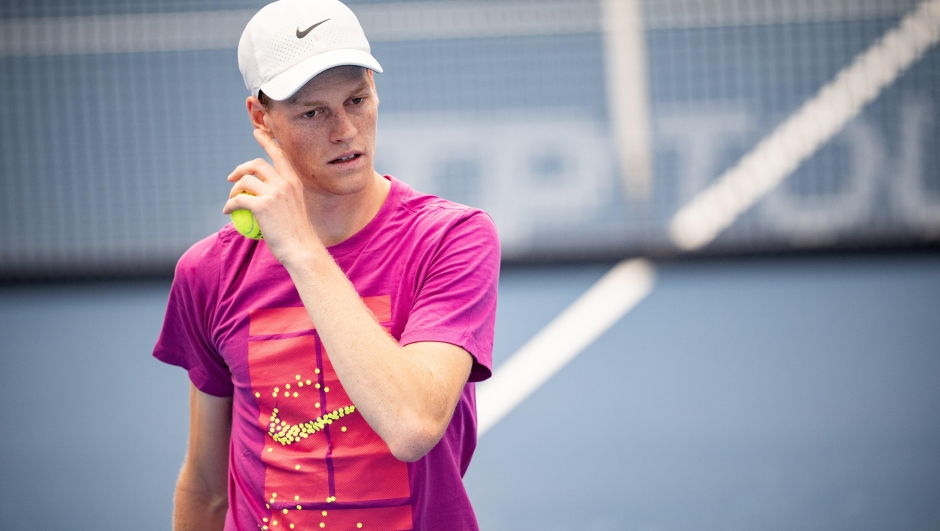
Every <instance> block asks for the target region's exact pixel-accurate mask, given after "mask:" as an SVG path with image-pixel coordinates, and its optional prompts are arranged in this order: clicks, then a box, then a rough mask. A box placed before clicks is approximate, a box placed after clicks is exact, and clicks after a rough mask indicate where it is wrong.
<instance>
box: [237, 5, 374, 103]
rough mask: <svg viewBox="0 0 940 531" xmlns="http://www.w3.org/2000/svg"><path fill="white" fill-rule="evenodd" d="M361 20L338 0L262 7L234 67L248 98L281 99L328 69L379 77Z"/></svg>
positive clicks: (244, 35)
mask: <svg viewBox="0 0 940 531" xmlns="http://www.w3.org/2000/svg"><path fill="white" fill-rule="evenodd" d="M370 52H371V50H370V48H369V41H368V40H366V35H365V33H363V32H362V26H360V25H359V19H357V18H356V15H354V14H353V12H352V11H350V10H349V8H348V7H346V6H345V5H343V4H342V3H341V2H339V1H338V0H278V1H277V2H274V3H272V4H268V5H266V6H264V7H263V8H261V11H258V12H257V13H256V14H255V16H254V17H252V18H251V20H250V21H249V22H248V25H247V26H245V31H244V32H242V37H241V40H239V41H238V69H239V70H241V72H242V77H244V78H245V86H246V87H248V90H249V91H250V92H251V95H252V96H257V95H258V91H264V93H265V94H266V95H267V96H268V97H269V98H271V99H272V100H277V101H280V100H285V99H287V98H289V97H291V96H292V95H293V94H294V93H295V92H297V91H298V90H300V87H302V86H304V84H306V83H307V81H310V80H311V79H312V78H313V77H314V76H315V75H317V74H319V73H320V72H323V71H324V70H326V69H328V68H333V67H334V66H341V65H357V66H364V67H366V68H368V69H370V70H374V71H376V72H379V73H381V72H382V67H381V66H380V65H379V62H378V61H376V60H375V58H374V57H372V54H371V53H370Z"/></svg>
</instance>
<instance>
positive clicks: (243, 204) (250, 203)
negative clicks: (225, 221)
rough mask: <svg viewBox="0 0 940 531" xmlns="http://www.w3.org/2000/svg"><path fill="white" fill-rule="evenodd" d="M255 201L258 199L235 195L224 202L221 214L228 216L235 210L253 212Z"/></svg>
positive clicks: (250, 196)
mask: <svg viewBox="0 0 940 531" xmlns="http://www.w3.org/2000/svg"><path fill="white" fill-rule="evenodd" d="M257 201H259V198H258V197H256V196H254V195H251V194H235V196H234V197H230V198H229V200H228V201H226V202H225V206H223V207H222V213H223V214H225V215H228V214H231V213H232V212H234V211H236V210H251V211H254V210H255V208H254V206H255V204H256V202H257Z"/></svg>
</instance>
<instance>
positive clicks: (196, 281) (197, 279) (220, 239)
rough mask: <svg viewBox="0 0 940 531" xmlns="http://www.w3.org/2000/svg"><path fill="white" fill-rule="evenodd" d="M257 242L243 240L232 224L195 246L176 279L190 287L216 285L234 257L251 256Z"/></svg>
mask: <svg viewBox="0 0 940 531" xmlns="http://www.w3.org/2000/svg"><path fill="white" fill-rule="evenodd" d="M252 243H255V240H251V239H249V238H244V237H242V236H241V235H240V234H239V233H238V231H237V230H235V227H234V226H233V225H232V224H231V223H229V224H227V225H226V226H224V227H222V228H221V229H220V230H219V231H218V232H216V233H214V234H211V235H209V236H207V237H205V238H203V239H202V240H199V241H198V242H196V243H194V244H193V245H192V246H191V247H190V248H189V249H187V250H186V252H184V253H183V255H182V256H181V257H180V259H179V261H178V262H177V263H176V273H175V279H176V280H177V281H184V282H186V283H187V284H190V285H200V284H202V285H206V284H210V285H217V284H218V281H219V278H220V277H221V276H222V274H223V265H224V264H225V263H229V262H230V261H231V259H232V257H233V256H238V255H239V254H241V255H244V254H248V253H249V250H250V247H251V244H252Z"/></svg>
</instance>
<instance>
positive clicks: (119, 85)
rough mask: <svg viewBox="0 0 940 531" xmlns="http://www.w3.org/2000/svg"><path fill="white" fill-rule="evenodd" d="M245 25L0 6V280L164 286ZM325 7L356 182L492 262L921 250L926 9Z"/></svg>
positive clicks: (217, 183)
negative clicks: (394, 182)
mask: <svg viewBox="0 0 940 531" xmlns="http://www.w3.org/2000/svg"><path fill="white" fill-rule="evenodd" d="M263 4H264V2H249V1H246V0H242V1H239V2H222V1H220V0H200V1H191V2H182V1H168V0H160V1H157V0H149V1H134V2H131V1H129V0H128V1H126V2H121V1H113V0H109V1H107V2H105V1H103V0H102V1H88V2H80V3H74V2H66V1H64V0H62V1H55V0H49V1H45V2H27V1H25V0H21V1H18V2H17V1H12V2H4V3H3V4H2V6H0V19H2V20H0V79H2V81H3V88H4V90H3V104H2V105H0V162H2V166H3V170H4V171H3V176H2V182H3V186H2V195H0V222H2V223H3V230H2V232H0V248H2V253H0V277H3V278H16V277H23V276H53V277H54V276H72V275H78V276H81V275H107V274H148V273H169V272H171V271H172V267H173V264H174V263H175V261H176V259H177V258H178V257H179V256H180V254H181V253H182V252H183V251H184V250H185V249H186V248H188V247H189V246H190V245H191V244H192V243H194V242H195V241H197V240H199V239H201V238H203V237H205V236H206V235H208V234H210V233H211V232H213V231H216V230H218V229H219V228H220V227H221V226H222V225H223V224H225V223H226V222H227V219H226V218H225V217H224V216H222V214H221V209H222V205H223V203H224V201H225V199H226V198H227V195H228V189H229V185H228V183H227V182H226V180H225V177H226V175H228V173H229V172H230V171H231V170H232V169H233V168H234V167H235V166H236V165H237V164H239V163H241V162H244V161H245V160H248V159H250V158H254V157H258V156H262V155H263V152H262V151H261V149H260V148H259V147H258V146H257V145H256V144H255V142H254V140H253V138H252V136H251V130H250V124H249V122H248V119H247V115H246V112H245V110H244V100H245V97H246V96H247V90H246V89H245V88H244V84H243V82H242V79H241V76H240V74H239V72H238V67H237V62H236V51H235V50H236V46H237V42H238V38H239V36H240V34H241V30H242V28H243V27H244V25H245V23H246V22H247V21H248V19H249V18H250V17H251V16H252V14H253V13H254V12H255V11H256V10H257V9H258V8H260V7H261V6H262V5H263ZM349 5H350V7H351V8H352V9H353V11H354V12H356V14H357V15H358V16H359V18H360V20H361V21H362V24H363V26H364V28H365V30H366V35H367V36H368V37H369V38H370V41H371V42H372V45H373V46H372V47H373V54H374V55H375V57H376V58H377V59H378V60H379V61H380V62H381V63H382V65H383V67H384V68H385V73H384V74H381V75H379V76H376V79H377V84H378V90H379V96H380V98H381V111H380V114H379V139H378V149H377V158H376V169H377V170H378V171H379V172H381V173H387V174H392V175H395V176H396V177H397V178H399V179H401V180H403V181H405V182H407V183H409V184H411V185H412V186H413V187H415V188H417V189H419V190H422V191H426V192H430V193H434V194H438V195H441V196H443V197H447V198H449V199H453V200H455V201H459V202H462V203H466V204H469V205H473V206H478V207H481V208H483V209H485V210H487V211H488V212H489V213H490V214H491V215H492V216H493V218H494V219H495V221H496V224H497V227H498V228H499V231H500V236H501V238H502V242H503V254H504V257H505V258H506V259H509V260H530V259H545V260H552V259H562V258H572V257H601V256H604V257H612V256H623V255H644V254H646V255H668V254H673V253H679V252H761V251H782V250H788V249H825V248H846V247H893V246H899V245H928V246H932V245H936V244H937V242H940V119H938V118H940V117H938V110H940V50H938V46H937V41H938V39H940V2H938V0H927V1H915V0H894V1H891V0H815V1H813V0H647V1H645V2H644V1H642V0H599V1H598V0H548V1H537V2H535V1H528V0H514V1H511V2H497V1H474V2H471V1H453V0H441V1H426V2H404V3H403V2H381V3H364V2H350V3H349Z"/></svg>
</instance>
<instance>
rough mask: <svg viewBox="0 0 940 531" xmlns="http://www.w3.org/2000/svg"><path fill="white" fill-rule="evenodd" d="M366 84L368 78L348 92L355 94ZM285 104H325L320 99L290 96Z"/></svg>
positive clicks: (311, 105)
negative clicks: (301, 98) (309, 99)
mask: <svg viewBox="0 0 940 531" xmlns="http://www.w3.org/2000/svg"><path fill="white" fill-rule="evenodd" d="M368 86H369V81H368V80H365V81H363V82H362V83H360V84H359V86H357V87H356V88H354V89H353V90H351V91H349V93H350V94H355V93H357V92H362V91H363V90H364V89H366V88H367V87H368ZM287 104H288V105H291V106H294V105H300V106H301V107H316V106H318V105H326V102H324V101H320V100H312V101H299V100H298V99H297V98H290V99H288V100H287Z"/></svg>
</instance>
